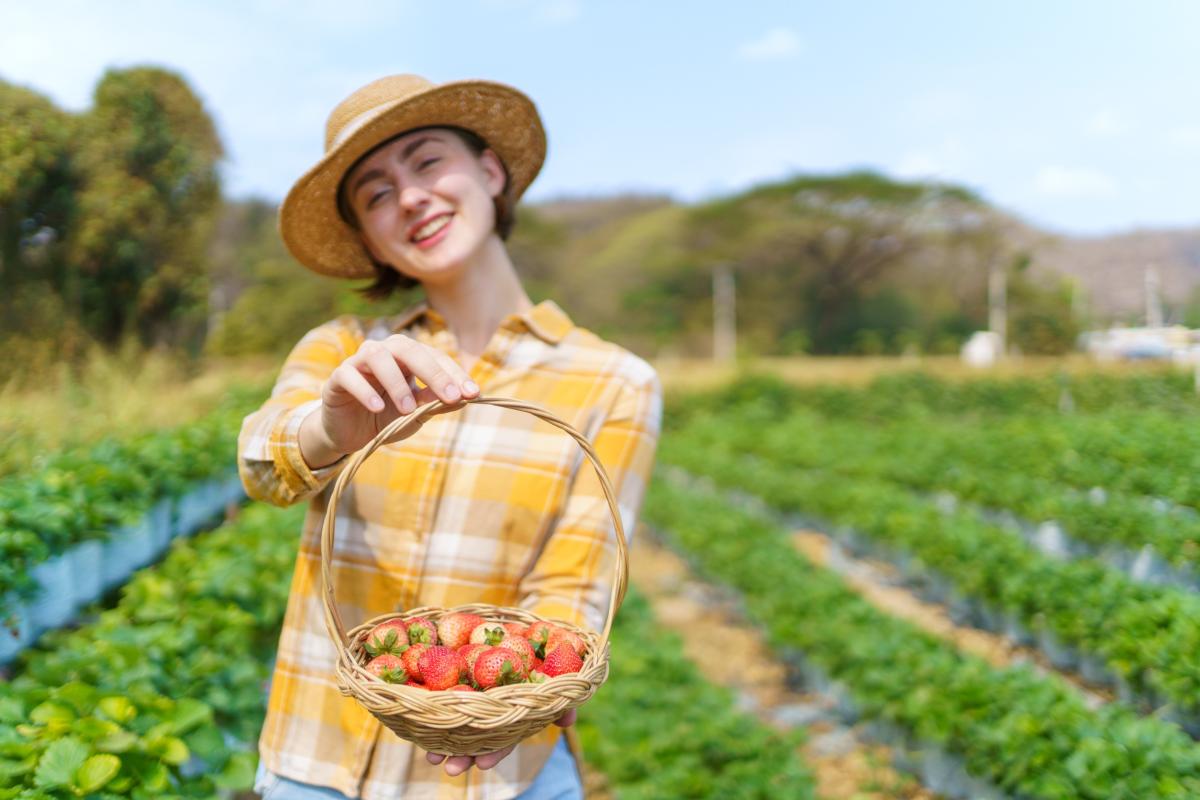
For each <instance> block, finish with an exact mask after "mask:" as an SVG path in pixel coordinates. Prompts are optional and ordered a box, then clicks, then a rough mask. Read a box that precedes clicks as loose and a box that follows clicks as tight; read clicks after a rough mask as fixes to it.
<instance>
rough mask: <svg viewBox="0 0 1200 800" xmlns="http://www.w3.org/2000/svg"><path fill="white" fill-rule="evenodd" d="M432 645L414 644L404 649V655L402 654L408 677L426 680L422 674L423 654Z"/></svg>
mask: <svg viewBox="0 0 1200 800" xmlns="http://www.w3.org/2000/svg"><path fill="white" fill-rule="evenodd" d="M431 646H432V645H428V644H414V645H412V646H411V647H409V648H408V649H407V650H405V651H404V655H402V656H400V658H401V660H402V661H404V669H405V671H407V672H408V677H410V678H412V679H413V680H415V681H420V680H424V678H423V677H422V675H421V654H422V653H424V652H425V651H426V650H428V649H429V648H430V647H431Z"/></svg>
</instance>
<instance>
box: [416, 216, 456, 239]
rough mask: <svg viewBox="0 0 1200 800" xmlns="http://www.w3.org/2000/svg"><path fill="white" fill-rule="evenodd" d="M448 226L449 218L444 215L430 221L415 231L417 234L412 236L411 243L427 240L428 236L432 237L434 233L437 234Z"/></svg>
mask: <svg viewBox="0 0 1200 800" xmlns="http://www.w3.org/2000/svg"><path fill="white" fill-rule="evenodd" d="M449 224H450V216H449V215H446V216H444V217H438V218H437V219H435V220H431V221H429V222H427V223H425V224H424V225H422V226H421V227H420V228H418V229H417V232H416V233H415V234H414V235H413V241H414V242H419V241H421V240H422V239H428V238H429V237H430V236H433V235H434V234H435V233H437V232H438V231H440V230H441V229H442V228H444V227H446V226H447V225H449Z"/></svg>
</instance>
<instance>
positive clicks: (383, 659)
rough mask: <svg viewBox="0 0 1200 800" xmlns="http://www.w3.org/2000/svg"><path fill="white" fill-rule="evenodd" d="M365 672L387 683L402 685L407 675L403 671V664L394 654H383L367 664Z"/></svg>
mask: <svg viewBox="0 0 1200 800" xmlns="http://www.w3.org/2000/svg"><path fill="white" fill-rule="evenodd" d="M367 672H369V673H371V674H372V675H374V676H375V677H376V678H379V679H380V680H381V681H386V682H388V683H404V682H405V681H407V680H408V673H407V672H405V671H404V662H403V661H401V660H400V656H398V655H396V654H395V653H383V654H382V655H378V656H375V657H374V658H372V659H371V660H370V661H368V662H367Z"/></svg>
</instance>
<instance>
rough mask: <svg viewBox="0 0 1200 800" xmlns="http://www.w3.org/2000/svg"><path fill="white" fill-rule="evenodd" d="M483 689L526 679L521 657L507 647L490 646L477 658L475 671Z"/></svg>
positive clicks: (478, 682) (477, 682) (476, 679)
mask: <svg viewBox="0 0 1200 800" xmlns="http://www.w3.org/2000/svg"><path fill="white" fill-rule="evenodd" d="M473 677H474V678H475V683H476V684H478V686H479V688H481V689H491V688H492V687H494V686H506V685H508V684H510V683H520V682H521V681H523V680H524V679H525V670H524V668H523V667H522V665H521V658H520V656H518V655H517V654H516V653H514V652H513V651H512V650H509V649H508V648H507V647H489V648H488V649H487V650H484V651H483V652H482V653H480V654H479V657H478V658H476V659H475V670H474V673H473Z"/></svg>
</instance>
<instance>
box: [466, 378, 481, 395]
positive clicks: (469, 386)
mask: <svg viewBox="0 0 1200 800" xmlns="http://www.w3.org/2000/svg"><path fill="white" fill-rule="evenodd" d="M463 388H464V389H466V390H467V391H468V392H470V393H471V394H477V393H478V392H479V386H478V385H477V384H476V383H475V381H467V382H466V383H464V384H463Z"/></svg>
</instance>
